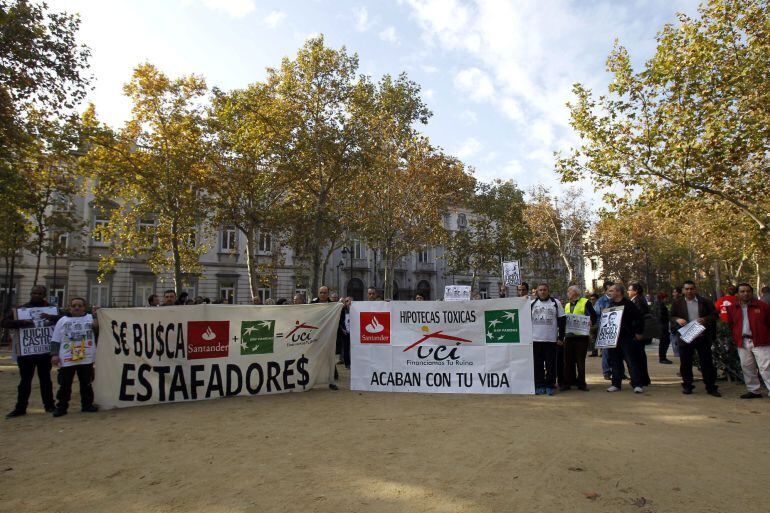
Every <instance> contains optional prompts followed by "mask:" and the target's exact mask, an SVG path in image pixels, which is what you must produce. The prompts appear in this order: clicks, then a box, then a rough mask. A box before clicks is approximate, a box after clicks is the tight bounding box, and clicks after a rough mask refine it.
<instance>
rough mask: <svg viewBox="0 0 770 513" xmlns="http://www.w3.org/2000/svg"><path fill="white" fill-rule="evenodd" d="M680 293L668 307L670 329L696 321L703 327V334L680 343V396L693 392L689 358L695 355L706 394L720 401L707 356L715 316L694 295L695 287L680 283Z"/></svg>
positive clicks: (710, 305)
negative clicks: (669, 311)
mask: <svg viewBox="0 0 770 513" xmlns="http://www.w3.org/2000/svg"><path fill="white" fill-rule="evenodd" d="M682 293H683V296H682V297H680V298H678V299H677V300H676V301H674V303H673V304H672V305H671V321H670V322H671V327H672V329H675V330H678V329H679V328H681V327H682V326H685V325H686V324H687V323H688V322H692V321H697V322H699V323H700V324H702V325H703V326H705V327H706V331H704V332H703V333H701V334H700V335H699V336H698V337H697V338H696V339H695V340H693V341H692V342H690V343H686V342H685V341H684V340H681V339H680V342H679V373H680V374H681V375H682V393H683V394H685V395H690V394H692V391H693V389H694V388H695V387H694V386H693V384H692V382H693V375H692V361H693V355H694V354H695V352H696V351H697V352H698V359H699V360H700V366H701V374H702V375H703V383H704V384H705V385H706V391H707V392H708V394H709V395H712V396H714V397H722V394H720V393H719V387H717V371H716V368H715V367H714V359H713V357H712V355H711V345H712V342H713V340H714V337H716V322H717V317H718V316H719V313H718V312H717V309H716V308H715V307H714V303H712V302H711V301H709V300H708V299H706V298H704V297H702V296H700V295H698V293H697V290H696V288H695V283H693V282H692V281H689V280H688V281H686V282H684V285H683V286H682Z"/></svg>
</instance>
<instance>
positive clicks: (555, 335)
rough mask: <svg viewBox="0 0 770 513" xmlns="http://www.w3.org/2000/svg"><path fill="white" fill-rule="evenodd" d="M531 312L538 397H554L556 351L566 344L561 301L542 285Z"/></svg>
mask: <svg viewBox="0 0 770 513" xmlns="http://www.w3.org/2000/svg"><path fill="white" fill-rule="evenodd" d="M530 309H531V312H532V341H533V342H532V353H533V357H534V362H535V394H537V395H543V394H547V395H553V391H554V388H555V387H556V353H557V350H556V348H557V345H563V344H564V326H565V318H564V307H562V304H561V302H559V300H558V299H555V298H553V297H551V291H550V287H549V286H548V284H547V283H541V284H540V285H538V286H537V296H536V297H535V299H534V300H533V301H532V303H531V304H530Z"/></svg>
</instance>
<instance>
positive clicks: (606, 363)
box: [602, 348, 612, 376]
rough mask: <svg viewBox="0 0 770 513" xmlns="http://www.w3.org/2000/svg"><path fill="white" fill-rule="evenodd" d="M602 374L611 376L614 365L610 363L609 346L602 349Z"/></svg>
mask: <svg viewBox="0 0 770 513" xmlns="http://www.w3.org/2000/svg"><path fill="white" fill-rule="evenodd" d="M602 374H604V375H605V376H609V375H610V374H612V365H611V364H610V352H609V351H608V350H607V348H604V349H602Z"/></svg>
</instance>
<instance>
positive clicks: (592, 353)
mask: <svg viewBox="0 0 770 513" xmlns="http://www.w3.org/2000/svg"><path fill="white" fill-rule="evenodd" d="M588 356H589V357H590V358H596V357H597V356H599V351H591V354H589V355H588Z"/></svg>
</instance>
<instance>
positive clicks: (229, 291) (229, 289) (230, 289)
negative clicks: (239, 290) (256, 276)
mask: <svg viewBox="0 0 770 513" xmlns="http://www.w3.org/2000/svg"><path fill="white" fill-rule="evenodd" d="M219 299H221V300H222V302H223V303H226V304H228V305H234V304H235V282H234V281H232V280H227V281H220V282H219Z"/></svg>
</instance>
